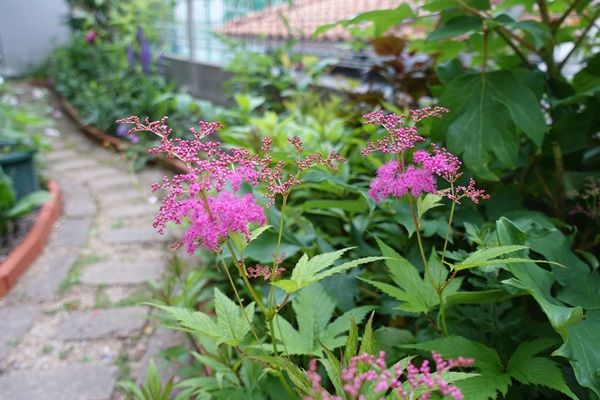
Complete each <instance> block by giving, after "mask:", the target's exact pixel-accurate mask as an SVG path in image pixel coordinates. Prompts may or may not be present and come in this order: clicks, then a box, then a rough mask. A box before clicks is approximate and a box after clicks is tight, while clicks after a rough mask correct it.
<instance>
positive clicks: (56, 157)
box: [42, 150, 81, 163]
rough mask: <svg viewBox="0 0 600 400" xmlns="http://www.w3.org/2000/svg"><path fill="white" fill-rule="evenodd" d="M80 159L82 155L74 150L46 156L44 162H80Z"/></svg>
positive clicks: (56, 152) (43, 157)
mask: <svg viewBox="0 0 600 400" xmlns="http://www.w3.org/2000/svg"><path fill="white" fill-rule="evenodd" d="M80 157H81V155H80V154H79V153H77V152H76V151H73V150H58V151H53V152H51V153H46V154H44V155H43V156H42V160H43V161H45V162H48V163H57V162H63V161H67V160H68V161H71V160H78V159H79V158H80Z"/></svg>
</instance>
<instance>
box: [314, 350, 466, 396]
mask: <svg viewBox="0 0 600 400" xmlns="http://www.w3.org/2000/svg"><path fill="white" fill-rule="evenodd" d="M431 354H432V358H433V361H434V362H435V365H436V368H435V372H432V371H431V368H430V366H429V361H428V360H424V361H423V362H422V364H421V366H420V367H416V366H415V365H413V364H412V363H411V362H410V361H409V362H408V364H407V367H406V372H405V371H404V370H403V368H402V366H401V365H400V364H399V363H398V364H396V365H394V366H393V367H391V368H388V367H387V365H386V362H385V352H383V351H381V352H379V355H378V357H375V356H374V355H372V354H368V353H363V354H361V355H358V356H355V357H352V358H351V359H350V362H349V364H348V366H347V367H346V368H343V369H342V371H341V378H342V382H343V390H344V393H345V394H346V395H347V397H348V398H350V399H356V400H364V399H366V398H367V397H366V396H365V393H364V391H365V390H369V391H371V392H372V393H374V394H376V395H378V394H381V399H384V398H386V395H387V393H388V392H389V391H390V390H392V391H395V392H396V394H397V395H398V396H399V397H400V398H401V399H413V398H416V397H415V395H419V397H418V398H419V400H429V399H430V398H431V395H432V394H433V393H434V392H439V393H440V394H441V395H443V396H451V397H452V398H453V399H454V400H463V395H462V393H461V391H460V389H459V388H458V387H456V386H453V385H451V384H449V383H448V382H447V381H445V380H444V379H442V374H443V373H445V372H448V371H450V370H452V369H454V368H460V367H469V366H471V365H473V363H474V360H473V359H470V358H464V357H459V358H456V359H450V360H447V361H446V360H444V359H443V357H442V356H441V355H440V354H438V353H436V352H432V353H431ZM307 376H308V377H309V379H310V381H311V383H312V390H313V392H314V393H315V394H316V395H317V396H318V397H317V398H312V399H311V398H310V397H306V398H305V399H306V400H315V399H322V400H341V399H342V397H341V396H334V395H331V394H330V393H328V392H327V391H326V390H325V389H324V388H323V387H322V386H321V376H320V375H319V374H318V373H317V363H316V360H314V359H313V360H311V361H310V364H309V369H308V371H307ZM367 383H370V385H366V384H367Z"/></svg>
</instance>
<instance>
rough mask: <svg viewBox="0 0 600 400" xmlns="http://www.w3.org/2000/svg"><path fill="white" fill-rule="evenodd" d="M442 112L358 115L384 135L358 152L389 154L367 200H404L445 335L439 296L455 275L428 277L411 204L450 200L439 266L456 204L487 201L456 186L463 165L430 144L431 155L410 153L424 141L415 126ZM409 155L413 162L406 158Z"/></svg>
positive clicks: (471, 186) (484, 195) (474, 191)
mask: <svg viewBox="0 0 600 400" xmlns="http://www.w3.org/2000/svg"><path fill="white" fill-rule="evenodd" d="M446 112H448V110H447V109H445V108H443V107H428V108H424V109H422V110H413V111H411V112H410V113H409V114H408V116H405V115H397V114H384V113H383V112H381V111H376V112H372V113H369V114H366V115H364V116H363V118H364V120H365V124H368V125H380V126H382V127H383V128H385V130H386V132H387V133H386V134H385V135H384V137H383V138H382V139H379V140H375V141H371V142H369V143H368V144H367V145H366V147H365V148H364V149H363V151H362V153H363V154H364V155H368V154H370V153H372V152H375V151H379V152H381V153H384V154H391V155H393V159H392V160H390V161H388V162H387V163H385V164H384V165H382V166H381V167H379V168H378V170H377V175H376V177H375V178H374V179H373V180H372V181H371V186H370V189H369V195H370V196H371V197H372V198H373V200H375V201H376V202H378V203H379V202H382V201H384V200H386V199H394V198H395V199H398V198H401V197H405V196H406V197H408V205H409V208H410V213H411V217H412V220H413V223H414V226H415V234H416V237H417V244H418V247H419V253H420V255H421V260H422V262H423V268H424V270H425V277H426V278H427V280H428V281H429V282H430V283H431V285H432V286H433V287H434V288H435V290H436V292H437V295H438V299H439V303H440V306H439V313H438V322H439V324H440V326H441V329H442V332H443V333H444V334H448V328H447V324H446V314H445V304H444V294H443V293H444V290H445V289H446V288H447V287H448V285H449V284H450V283H451V282H452V280H453V279H454V278H455V276H456V271H453V272H452V274H451V275H450V278H449V279H448V280H447V281H446V282H443V283H441V284H440V283H438V282H436V280H435V278H434V277H433V275H432V273H431V268H430V265H429V261H428V259H427V256H426V253H425V247H424V245H423V238H422V235H421V223H420V221H419V216H418V215H417V210H416V207H415V200H416V199H419V198H420V197H421V196H423V195H427V194H435V195H438V196H441V197H445V198H448V199H450V201H451V206H450V216H449V218H448V225H447V228H446V235H445V239H444V245H443V249H442V254H441V264H442V266H443V265H444V261H445V257H446V251H447V248H448V242H449V240H450V237H451V232H452V223H453V219H454V211H455V207H456V204H458V203H460V201H461V200H462V199H464V198H468V199H469V200H471V201H472V202H473V203H475V204H478V203H479V200H480V199H484V200H485V199H488V198H489V195H488V194H487V193H486V192H485V191H484V190H482V189H477V188H476V187H475V181H474V180H473V179H470V180H469V183H468V185H467V186H463V185H457V181H458V179H459V178H460V177H461V176H462V172H460V168H461V166H462V164H461V162H460V160H459V159H458V157H456V156H455V155H453V154H451V153H450V152H449V151H447V150H446V149H444V148H440V147H438V146H436V145H435V144H432V145H431V146H430V147H431V150H424V149H421V150H415V149H416V147H417V145H418V144H419V143H420V142H424V141H425V138H423V137H422V136H420V135H419V134H418V130H417V123H418V122H420V121H422V120H423V119H426V118H430V117H435V118H441V117H442V115H443V114H444V113H446ZM411 152H412V160H410V159H409V157H408V155H409V154H410V153H411ZM439 181H442V182H446V186H447V187H445V188H440V187H439Z"/></svg>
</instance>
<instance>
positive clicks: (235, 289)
mask: <svg viewBox="0 0 600 400" xmlns="http://www.w3.org/2000/svg"><path fill="white" fill-rule="evenodd" d="M219 258H220V259H221V265H222V267H223V270H224V271H225V274H226V275H227V278H228V279H229V284H230V285H231V288H232V289H233V293H234V294H235V298H236V300H237V302H238V304H239V305H240V308H241V309H242V313H243V314H244V318H245V319H246V322H248V326H249V327H250V331H251V332H252V335H253V336H254V338H255V339H256V341H257V343H260V339H259V338H258V335H257V334H256V331H255V330H254V326H253V325H252V321H250V318H249V317H248V315H247V314H246V309H245V308H244V304H243V303H242V299H241V298H240V294H239V292H238V290H237V288H236V287H235V282H233V277H232V276H231V273H230V272H229V268H227V263H225V258H223V253H222V252H221V254H220V257H219Z"/></svg>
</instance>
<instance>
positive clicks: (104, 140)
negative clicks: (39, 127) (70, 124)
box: [53, 90, 187, 174]
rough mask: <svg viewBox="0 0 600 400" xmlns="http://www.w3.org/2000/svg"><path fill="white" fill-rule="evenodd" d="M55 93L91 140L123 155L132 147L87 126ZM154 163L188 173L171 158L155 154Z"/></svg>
mask: <svg viewBox="0 0 600 400" xmlns="http://www.w3.org/2000/svg"><path fill="white" fill-rule="evenodd" d="M53 92H54V94H55V96H56V98H57V99H58V102H59V104H60V106H61V107H62V109H63V110H64V111H65V113H66V114H67V115H68V116H69V117H70V118H71V119H72V120H73V121H74V122H75V124H76V125H77V126H78V127H79V128H80V129H81V131H82V132H83V133H84V134H85V135H86V136H87V137H89V138H90V139H92V140H94V141H95V142H97V143H100V144H101V145H102V146H104V147H111V148H112V149H114V150H115V151H117V152H118V153H122V152H124V151H126V150H127V148H128V147H129V146H130V144H129V143H127V142H125V141H124V140H121V139H119V138H118V137H115V136H111V135H109V134H107V133H105V132H103V131H101V130H100V129H98V128H96V127H95V126H91V125H85V124H84V123H83V122H82V121H81V118H80V117H79V114H78V113H77V111H76V110H75V109H74V108H73V107H72V106H71V104H70V103H69V102H68V100H67V99H65V98H64V97H62V96H61V95H60V94H58V93H57V92H56V90H53ZM154 161H155V162H156V163H157V164H159V165H161V166H163V167H165V168H167V169H169V170H171V171H173V172H175V173H178V174H181V173H186V172H187V167H186V166H185V164H184V163H183V162H181V161H180V160H177V159H174V158H170V157H167V156H164V155H162V154H155V155H154Z"/></svg>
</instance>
